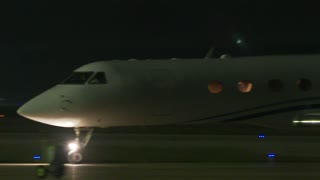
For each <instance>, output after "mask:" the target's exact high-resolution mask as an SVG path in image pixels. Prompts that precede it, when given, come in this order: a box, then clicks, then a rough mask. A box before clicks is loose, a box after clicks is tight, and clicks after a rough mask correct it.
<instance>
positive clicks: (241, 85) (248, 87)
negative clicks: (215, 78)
mask: <svg viewBox="0 0 320 180" xmlns="http://www.w3.org/2000/svg"><path fill="white" fill-rule="evenodd" d="M252 88H253V84H252V82H250V81H247V80H245V81H239V82H238V90H239V91H240V92H242V93H249V92H251V91H252Z"/></svg>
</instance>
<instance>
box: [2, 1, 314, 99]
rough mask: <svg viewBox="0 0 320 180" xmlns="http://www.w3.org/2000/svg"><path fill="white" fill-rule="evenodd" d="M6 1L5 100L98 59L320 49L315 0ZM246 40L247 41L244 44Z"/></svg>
mask: <svg viewBox="0 0 320 180" xmlns="http://www.w3.org/2000/svg"><path fill="white" fill-rule="evenodd" d="M9 2H10V3H7V4H3V3H2V4H1V5H0V13H1V21H0V23H1V24H0V27H1V28H0V59H1V61H0V67H1V71H0V80H1V81H0V82H1V88H0V104H1V103H2V104H4V103H12V102H15V103H16V102H22V101H25V100H27V99H29V98H31V97H32V96H34V95H36V94H38V93H40V92H41V91H43V90H45V89H47V88H49V87H51V86H53V85H54V84H56V83H58V82H60V81H61V80H62V79H64V78H65V77H66V76H67V75H68V74H69V73H70V72H71V71H72V70H73V69H75V68H77V67H79V66H81V65H83V64H85V63H88V62H93V61H97V60H110V59H129V58H137V59H139V58H141V59H145V58H153V59H156V58H171V57H180V58H197V57H199V58H202V57H204V55H205V54H206V51H207V50H208V49H209V47H211V46H213V47H216V56H219V55H220V54H222V53H228V54H231V55H233V56H250V55H269V54H306V53H320V26H319V24H320V10H319V6H318V4H316V1H299V3H297V1H295V2H291V1H283V2H281V3H279V1H271V0H268V1H264V0H259V1H257V0H239V1H236V0H234V1H228V0H224V1H188V0H187V1H186V0H185V1H174V0H107V1H104V3H94V2H93V1H87V2H86V3H84V2H82V1H74V2H68V1H62V2H56V1H50V2H49V1H45V0H42V1H26V0H16V1H9ZM239 40H241V43H240V44H237V42H239Z"/></svg>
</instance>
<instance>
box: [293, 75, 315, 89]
mask: <svg viewBox="0 0 320 180" xmlns="http://www.w3.org/2000/svg"><path fill="white" fill-rule="evenodd" d="M296 85H297V87H298V88H299V89H300V90H302V91H309V90H311V89H312V83H311V81H310V80H308V79H304V78H302V79H299V80H298V81H297V82H296Z"/></svg>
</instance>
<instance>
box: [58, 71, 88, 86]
mask: <svg viewBox="0 0 320 180" xmlns="http://www.w3.org/2000/svg"><path fill="white" fill-rule="evenodd" d="M92 75H93V72H73V73H72V74H71V75H70V76H69V77H68V78H67V79H66V80H64V81H62V83H61V84H84V83H86V82H87V80H88V79H89V78H90V77H91V76H92Z"/></svg>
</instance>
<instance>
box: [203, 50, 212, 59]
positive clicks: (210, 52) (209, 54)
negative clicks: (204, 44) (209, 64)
mask: <svg viewBox="0 0 320 180" xmlns="http://www.w3.org/2000/svg"><path fill="white" fill-rule="evenodd" d="M213 52H214V47H211V48H210V49H209V51H208V52H207V54H206V56H205V57H204V59H211V58H213V57H212V55H213Z"/></svg>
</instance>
